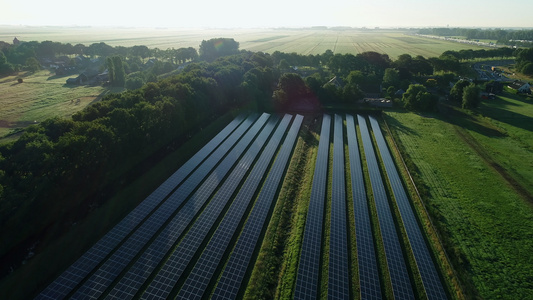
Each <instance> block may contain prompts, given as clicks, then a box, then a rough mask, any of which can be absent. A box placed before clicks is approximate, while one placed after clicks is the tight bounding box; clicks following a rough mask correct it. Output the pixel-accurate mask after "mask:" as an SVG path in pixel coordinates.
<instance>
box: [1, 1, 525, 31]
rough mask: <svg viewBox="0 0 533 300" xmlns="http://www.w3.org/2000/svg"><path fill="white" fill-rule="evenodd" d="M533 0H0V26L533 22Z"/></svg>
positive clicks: (472, 24) (482, 24)
mask: <svg viewBox="0 0 533 300" xmlns="http://www.w3.org/2000/svg"><path fill="white" fill-rule="evenodd" d="M532 12H533V1H532V0H507V1H495V0H489V1H487V0H447V1H446V0H438V1H437V0H426V1H418V0H399V1H398V0H367V1H361V0H324V1H317V0H307V1H301V0H296V1H291V0H267V1H250V0H199V1H198V0H192V1H191V0H189V1H183V0H182V1H175V0H174V1H171V0H150V1H139V0H130V1H115V0H90V1H72V0H46V1H43V0H21V1H15V0H0V25H2V24H7V25H82V26H86V25H89V26H140V27H196V28H197V27H224V28H227V27H242V28H252V27H305V26H317V25H323V26H353V27H375V26H380V27H410V26H412V27H425V26H431V27H437V26H443V27H444V26H447V25H449V26H450V27H533V17H532Z"/></svg>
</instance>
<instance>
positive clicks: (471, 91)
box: [462, 83, 481, 109]
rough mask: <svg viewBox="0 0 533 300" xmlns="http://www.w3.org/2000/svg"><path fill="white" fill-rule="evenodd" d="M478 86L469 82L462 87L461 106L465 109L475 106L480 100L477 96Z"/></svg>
mask: <svg viewBox="0 0 533 300" xmlns="http://www.w3.org/2000/svg"><path fill="white" fill-rule="evenodd" d="M479 93H480V88H479V87H478V86H477V85H475V84H473V83H472V84H470V85H468V86H466V87H465V88H464V89H463V102H462V107H463V108H467V109H472V108H476V107H478V106H479V103H480V102H481V98H480V96H479Z"/></svg>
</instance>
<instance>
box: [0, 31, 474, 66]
mask: <svg viewBox="0 0 533 300" xmlns="http://www.w3.org/2000/svg"><path fill="white" fill-rule="evenodd" d="M15 36H16V37H17V38H18V39H19V40H22V41H33V40H35V41H45V40H51V41H55V42H62V43H71V44H73V45H74V44H77V43H82V44H84V45H86V46H88V45H90V44H92V43H99V42H104V43H106V44H108V45H111V46H126V47H128V46H134V45H146V46H148V47H149V48H156V47H157V48H159V49H163V50H164V49H167V48H172V47H174V48H181V47H194V48H198V46H199V45H200V43H201V41H202V40H208V39H211V38H217V37H228V38H234V39H235V41H237V42H239V43H240V48H241V49H244V50H250V51H262V52H266V53H272V52H274V51H281V52H297V53H299V54H322V53H324V51H326V50H328V49H330V50H332V51H333V52H334V53H352V54H357V53H361V52H365V51H376V52H380V53H386V54H388V55H389V56H390V57H391V58H393V59H395V58H396V57H398V56H399V55H401V54H404V53H408V54H411V55H422V56H425V57H434V56H439V55H440V54H441V53H442V52H444V51H446V50H456V51H459V50H462V49H480V47H478V46H473V45H464V44H459V43H453V42H449V41H441V40H434V39H426V38H421V37H417V36H411V35H408V32H407V31H402V30H361V29H350V30H313V29H300V30H298V29H169V28H161V29H153V28H91V27H72V28H70V27H44V28H36V27H0V41H6V42H11V41H12V40H13V38H14V37H15Z"/></svg>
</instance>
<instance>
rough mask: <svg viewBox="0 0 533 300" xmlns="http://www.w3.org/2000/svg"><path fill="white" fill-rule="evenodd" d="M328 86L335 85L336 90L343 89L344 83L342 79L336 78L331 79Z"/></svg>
mask: <svg viewBox="0 0 533 300" xmlns="http://www.w3.org/2000/svg"><path fill="white" fill-rule="evenodd" d="M326 84H333V85H334V86H335V87H336V88H342V87H343V85H344V84H343V82H342V79H340V78H337V76H334V77H333V78H331V79H330V81H328V82H327V83H326ZM326 84H324V86H325V85H326Z"/></svg>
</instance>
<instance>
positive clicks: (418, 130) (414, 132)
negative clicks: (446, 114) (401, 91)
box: [386, 97, 533, 299]
mask: <svg viewBox="0 0 533 300" xmlns="http://www.w3.org/2000/svg"><path fill="white" fill-rule="evenodd" d="M515 101H516V100H515ZM495 102H496V103H490V104H487V105H483V107H482V110H484V111H490V110H494V109H496V107H497V106H501V105H512V104H511V103H513V102H514V101H512V100H511V99H509V98H507V97H504V98H502V99H499V100H497V101H495ZM514 105H516V109H517V108H518V107H519V105H518V103H514ZM522 105H525V104H523V103H522ZM527 105H528V106H531V104H527ZM513 107H514V106H513ZM521 111H528V109H522V110H521ZM511 112H512V110H511V111H509V112H507V113H511ZM515 113H516V112H515ZM386 115H387V117H386V120H387V122H388V123H389V126H390V127H391V129H392V130H393V132H394V134H395V136H396V138H397V141H398V142H399V144H401V146H402V148H403V149H402V150H403V153H404V155H405V156H406V157H407V158H408V160H410V161H412V162H413V164H414V166H415V167H416V169H417V170H411V171H412V172H415V173H416V174H417V176H419V177H420V179H421V181H422V182H423V185H424V187H423V188H424V189H425V190H426V192H425V193H426V198H427V202H426V205H427V206H428V209H429V210H430V211H431V212H432V215H433V222H434V223H435V225H436V226H437V227H438V228H439V229H440V231H441V232H442V233H443V234H442V238H443V242H444V244H445V245H447V248H448V249H449V253H450V254H451V256H452V257H453V260H454V265H455V266H456V270H457V271H458V274H459V277H461V278H462V280H463V282H465V283H466V286H467V289H466V290H470V291H473V290H477V292H478V293H479V295H480V296H481V297H482V298H485V299H495V298H506V299H525V298H528V297H530V296H531V292H532V290H533V284H532V283H531V282H532V281H531V274H532V273H531V270H532V269H533V259H532V256H531V253H532V251H533V238H532V237H533V207H532V203H531V202H530V201H528V199H527V198H525V197H524V196H522V197H521V196H520V195H519V194H518V193H517V192H516V190H515V189H513V187H512V186H511V185H510V184H509V183H508V182H507V181H506V180H504V178H503V176H502V175H501V174H500V173H499V172H497V171H496V169H495V168H494V167H491V166H489V164H488V163H487V161H486V158H484V157H482V156H480V155H479V154H478V153H476V150H474V149H473V148H472V147H471V146H469V144H467V142H465V140H464V139H465V137H464V134H465V133H464V131H466V134H471V135H472V137H473V138H474V140H473V142H474V143H475V142H476V141H479V142H478V143H480V144H482V145H484V146H488V145H491V144H492V146H490V148H489V149H487V151H488V152H490V153H491V154H494V155H493V156H491V158H493V161H494V162H496V163H499V162H500V161H502V162H504V163H501V164H502V165H504V166H506V167H508V168H516V169H517V173H518V172H522V171H519V170H523V171H524V172H529V171H526V170H528V169H529V170H530V169H531V165H530V161H531V159H530V158H531V152H530V151H531V150H527V149H526V147H527V146H525V143H523V142H520V141H519V139H520V138H521V139H523V140H524V141H526V140H527V141H528V142H530V141H531V140H532V139H533V137H532V134H531V131H530V130H529V131H528V130H527V129H525V130H522V127H524V126H528V125H526V122H522V121H519V120H517V121H516V122H517V123H515V124H514V125H512V124H509V123H510V122H509V119H508V120H507V122H500V121H491V122H494V123H495V124H499V125H501V126H502V129H503V128H507V129H506V132H507V133H508V136H507V137H506V136H505V135H499V136H495V135H494V134H495V133H496V131H495V130H494V128H490V127H487V126H485V124H483V123H479V122H477V123H476V122H473V123H475V124H477V125H476V126H474V125H473V124H470V125H469V126H468V127H466V130H465V129H462V128H461V126H465V125H467V124H461V126H457V125H455V124H452V123H449V122H447V121H446V120H443V119H439V118H438V117H437V116H435V117H425V116H420V115H417V114H413V113H400V112H387V114H386ZM520 124H522V125H521V126H520ZM489 125H490V123H489ZM517 125H518V126H517ZM491 134H493V136H491ZM519 134H522V137H519ZM526 137H527V138H526ZM515 139H517V140H515ZM513 140H514V141H513ZM489 141H490V142H489ZM506 141H507V142H511V143H512V145H514V146H519V147H518V149H517V151H516V153H517V156H516V157H514V153H515V152H514V151H509V150H510V149H506V150H504V149H505V147H504V145H505V143H506ZM470 143H472V142H470ZM493 151H494V153H493ZM495 151H502V152H505V151H509V152H508V153H507V154H505V153H500V154H498V153H496V152H495ZM525 151H526V152H527V151H529V154H528V157H529V159H525V157H524V155H526V154H524V152H525ZM507 158H509V161H508V162H505V160H506V159H507ZM521 159H522V163H520V162H519V160H521ZM511 165H512V166H511ZM528 165H529V166H528ZM524 176H525V175H524Z"/></svg>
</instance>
